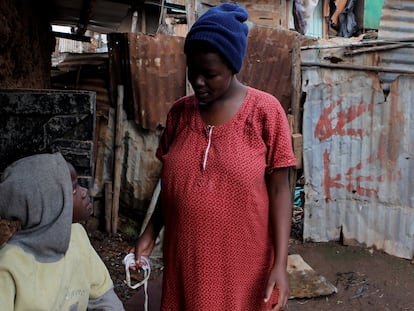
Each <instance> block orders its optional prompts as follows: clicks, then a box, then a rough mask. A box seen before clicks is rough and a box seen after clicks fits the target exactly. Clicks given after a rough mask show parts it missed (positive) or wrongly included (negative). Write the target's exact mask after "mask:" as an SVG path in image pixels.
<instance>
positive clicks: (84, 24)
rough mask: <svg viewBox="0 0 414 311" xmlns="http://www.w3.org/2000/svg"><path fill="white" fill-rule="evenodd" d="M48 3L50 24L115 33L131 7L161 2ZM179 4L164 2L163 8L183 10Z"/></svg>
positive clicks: (56, 0) (59, 0)
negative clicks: (49, 5) (49, 4)
mask: <svg viewBox="0 0 414 311" xmlns="http://www.w3.org/2000/svg"><path fill="white" fill-rule="evenodd" d="M50 2H51V23H52V24H55V25H62V26H71V27H74V28H84V29H85V30H90V31H94V32H98V33H110V32H115V31H117V30H118V28H119V27H120V25H121V22H122V21H123V19H124V18H125V17H126V16H127V15H128V13H129V10H130V9H131V8H133V7H139V6H145V5H147V6H154V5H155V6H160V5H161V0H152V1H144V0H93V1H85V0H50ZM181 2H182V1H177V0H175V1H166V3H165V5H164V6H165V7H169V8H175V9H177V8H179V7H182V8H183V9H185V7H184V6H182V4H181ZM184 13H185V11H184ZM82 34H83V33H82Z"/></svg>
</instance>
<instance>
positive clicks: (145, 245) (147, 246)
mask: <svg viewBox="0 0 414 311" xmlns="http://www.w3.org/2000/svg"><path fill="white" fill-rule="evenodd" d="M154 246H155V239H154V238H153V237H152V236H151V234H148V233H147V234H146V232H144V233H143V234H142V235H141V236H140V237H139V238H138V240H137V241H136V242H135V245H134V246H133V247H132V248H131V249H130V250H129V252H130V253H134V254H135V264H136V266H137V267H141V266H142V265H143V263H142V262H140V258H141V256H145V257H149V256H150V255H151V253H152V250H153V249H154ZM134 268H135V267H131V269H132V270H135V269H134Z"/></svg>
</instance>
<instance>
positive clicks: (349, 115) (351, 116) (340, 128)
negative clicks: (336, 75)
mask: <svg viewBox="0 0 414 311" xmlns="http://www.w3.org/2000/svg"><path fill="white" fill-rule="evenodd" d="M341 104H342V99H339V100H338V101H336V102H334V103H332V104H331V105H329V106H328V107H327V108H324V109H323V111H322V115H321V117H320V118H319V121H318V123H317V124H316V127H315V132H314V135H315V137H316V138H318V139H319V141H321V142H322V141H324V140H326V139H329V138H330V137H332V136H334V135H340V136H345V135H347V136H359V137H361V138H362V136H363V135H364V130H363V129H355V128H352V127H349V128H347V125H349V124H350V123H351V122H352V121H354V120H355V119H356V118H358V117H360V116H361V115H363V114H364V113H366V112H368V111H372V108H373V105H372V104H368V105H367V104H365V103H363V102H360V103H359V104H358V105H356V106H352V107H349V108H347V109H340V110H339V112H337V114H333V112H334V111H335V108H341V107H340V106H341Z"/></svg>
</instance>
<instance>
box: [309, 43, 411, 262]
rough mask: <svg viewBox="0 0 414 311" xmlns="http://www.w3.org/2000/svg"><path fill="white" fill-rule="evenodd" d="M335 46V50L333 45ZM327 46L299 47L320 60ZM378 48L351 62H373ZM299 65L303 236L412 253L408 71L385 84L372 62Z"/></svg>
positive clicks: (405, 255) (324, 57) (329, 53)
mask: <svg viewBox="0 0 414 311" xmlns="http://www.w3.org/2000/svg"><path fill="white" fill-rule="evenodd" d="M336 52H337V51H336ZM334 55H335V53H333V52H332V51H331V50H330V49H320V48H316V49H314V50H304V51H302V62H310V61H313V62H315V60H317V62H321V63H322V62H325V61H326V60H327V59H329V57H333V56H334ZM380 58H381V57H378V55H377V54H376V53H367V54H359V56H354V58H353V59H351V60H347V61H348V62H349V63H354V64H360V65H361V67H362V66H364V65H366V66H367V65H368V64H369V65H371V66H374V67H375V65H378V63H377V61H378V59H380ZM357 67H358V66H355V69H337V68H322V67H320V66H311V67H302V81H303V84H302V90H303V92H304V93H305V94H306V101H305V103H304V116H303V118H304V121H303V160H304V172H305V193H306V203H305V220H304V234H303V236H304V239H305V240H308V241H309V240H310V241H317V242H321V241H329V240H339V239H340V238H341V237H342V238H343V241H344V243H345V244H353V243H360V244H365V245H366V246H368V247H375V248H377V249H381V250H384V251H385V252H387V253H389V254H392V255H395V256H398V257H402V258H412V257H413V255H414V191H412V189H414V107H413V103H414V76H413V75H412V74H409V73H408V74H400V75H399V76H398V77H397V78H396V79H395V80H394V81H392V82H391V83H390V90H389V93H388V91H384V90H383V87H382V86H383V84H382V82H381V80H380V78H379V74H378V73H377V72H375V70H370V71H368V70H361V69H358V68H357Z"/></svg>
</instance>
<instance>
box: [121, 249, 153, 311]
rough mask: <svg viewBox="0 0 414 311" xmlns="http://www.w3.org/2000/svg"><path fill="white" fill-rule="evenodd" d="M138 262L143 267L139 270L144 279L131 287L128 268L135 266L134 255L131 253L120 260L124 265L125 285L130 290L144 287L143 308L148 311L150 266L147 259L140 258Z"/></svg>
mask: <svg viewBox="0 0 414 311" xmlns="http://www.w3.org/2000/svg"><path fill="white" fill-rule="evenodd" d="M140 262H142V263H143V265H142V266H141V267H140V268H139V269H140V270H142V271H143V272H144V279H143V280H142V281H140V282H138V283H137V284H135V285H132V284H131V273H130V272H129V267H134V266H135V255H134V254H133V253H129V254H127V255H126V256H125V257H124V259H123V260H122V263H123V264H124V265H125V276H126V280H125V282H126V284H127V285H128V286H129V287H130V288H132V289H137V288H138V287H140V286H142V285H144V293H145V302H144V307H145V311H148V279H149V276H150V274H151V266H150V260H149V258H148V257H144V256H141V258H140Z"/></svg>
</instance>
